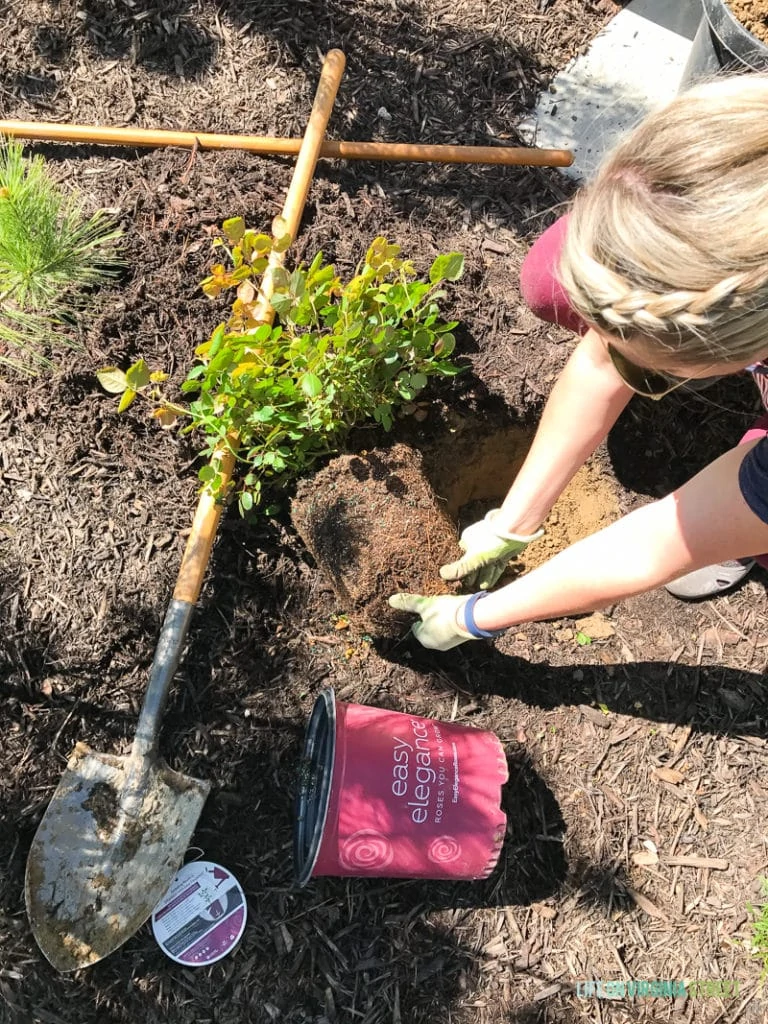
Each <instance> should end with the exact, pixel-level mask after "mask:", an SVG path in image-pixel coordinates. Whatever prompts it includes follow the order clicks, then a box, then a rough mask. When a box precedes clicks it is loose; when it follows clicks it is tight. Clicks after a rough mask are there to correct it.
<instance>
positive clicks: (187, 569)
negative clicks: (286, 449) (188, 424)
mask: <svg viewBox="0 0 768 1024" xmlns="http://www.w3.org/2000/svg"><path fill="white" fill-rule="evenodd" d="M345 63H346V59H345V57H344V54H343V53H342V52H341V50H330V51H329V52H328V54H327V56H326V58H325V63H324V64H323V70H322V73H321V75H320V81H319V83H318V86H317V92H316V94H315V101H314V104H313V106H312V113H311V114H310V117H309V121H308V123H307V129H306V131H305V133H304V138H303V139H302V141H301V147H300V149H299V155H298V158H297V160H296V167H295V168H294V171H293V177H292V178H291V184H290V186H289V188H288V193H287V195H286V197H285V203H284V204H283V209H282V212H281V214H280V219H281V222H280V225H279V233H280V234H281V235H282V234H289V235H290V236H291V238H295V237H296V235H297V234H298V230H299V223H300V222H301V215H302V213H303V212H304V205H305V203H306V200H307V193H308V192H309V186H310V183H311V181H312V175H313V173H314V170H315V165H316V164H317V159H318V156H319V153H320V147H321V145H322V142H323V138H324V136H325V131H326V128H327V125H328V120H329V118H330V116H331V111H332V109H333V103H334V100H335V99H336V93H337V91H338V88H339V82H340V81H341V76H342V74H343V72H344V65H345ZM284 259H285V253H284V252H282V253H274V252H273V253H272V254H271V255H270V257H269V263H268V265H267V268H266V270H265V271H264V274H263V276H262V281H261V288H260V299H259V302H258V303H257V307H256V310H255V311H254V319H260V320H262V321H263V322H264V323H272V320H273V319H274V316H275V311H274V310H273V309H272V306H271V304H270V301H269V300H270V298H271V296H272V289H273V283H272V276H273V274H274V272H275V269H276V268H277V267H279V266H282V263H283V261H284ZM229 442H230V443H229V444H228V445H221V446H220V447H219V448H218V449H217V450H216V452H215V453H214V455H213V456H212V458H211V464H212V465H214V466H215V468H216V471H217V473H219V474H220V475H221V476H222V486H223V489H224V491H226V487H227V485H228V483H229V481H230V479H231V477H232V472H233V470H234V465H235V456H234V452H233V449H234V447H235V445H236V443H237V438H230V439H229ZM221 512H222V503H221V501H217V500H216V499H215V498H214V497H213V495H211V493H210V491H209V489H208V488H207V487H206V488H205V489H204V490H203V493H202V494H201V495H200V500H199V501H198V504H197V510H196V512H195V518H194V520H193V522H192V530H191V533H190V535H189V540H188V541H187V546H186V549H185V551H184V557H183V558H182V561H181V568H180V569H179V575H178V578H177V581H176V587H175V589H174V591H173V596H174V599H175V600H178V601H186V602H188V603H189V604H194V603H195V602H196V601H197V599H198V597H199V596H200V589H201V587H202V583H203V576H204V574H205V570H206V567H207V565H208V560H209V558H210V555H211V549H212V547H213V541H214V539H215V537H216V529H217V527H218V524H219V519H220V518H221Z"/></svg>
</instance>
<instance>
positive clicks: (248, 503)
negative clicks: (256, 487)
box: [240, 491, 253, 512]
mask: <svg viewBox="0 0 768 1024" xmlns="http://www.w3.org/2000/svg"><path fill="white" fill-rule="evenodd" d="M240 508H241V509H242V510H243V511H244V512H250V510H251V509H252V508H253V495H252V494H251V492H250V491H243V492H242V494H241V495H240Z"/></svg>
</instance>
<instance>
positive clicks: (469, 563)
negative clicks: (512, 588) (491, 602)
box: [440, 508, 544, 590]
mask: <svg viewBox="0 0 768 1024" xmlns="http://www.w3.org/2000/svg"><path fill="white" fill-rule="evenodd" d="M499 511H500V510H499V509H497V508H494V509H491V511H490V512H489V513H488V515H487V516H486V517H485V519H481V520H480V522H479V523H473V524H472V525H471V526H468V527H467V528H466V530H464V532H463V533H462V535H461V539H460V540H459V547H460V548H461V550H462V551H463V552H464V557H463V558H460V559H458V561H456V562H449V563H448V565H443V566H441V567H440V575H441V576H442V578H443V579H444V580H461V581H462V582H463V583H464V585H465V586H467V587H468V588H469V589H470V590H488V589H490V588H491V587H493V586H495V584H496V583H497V582H498V580H499V578H500V577H501V575H502V573H503V572H504V570H505V569H506V567H507V563H508V562H509V560H510V558H514V557H515V556H516V555H519V554H520V552H521V551H524V550H525V549H526V547H527V546H528V545H529V544H530V543H531V541H532V540H538V538H539V537H541V536H542V535H543V533H544V531H543V530H537V531H536V533H532V534H531V535H530V536H528V537H523V536H521V535H520V534H515V533H503V532H502V531H501V530H497V529H496V528H495V527H494V525H493V523H494V520H495V519H496V517H497V515H498V514H499Z"/></svg>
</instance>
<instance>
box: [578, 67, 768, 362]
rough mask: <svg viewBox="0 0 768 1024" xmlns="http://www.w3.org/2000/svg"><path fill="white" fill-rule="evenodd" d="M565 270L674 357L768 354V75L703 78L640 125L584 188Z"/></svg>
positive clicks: (587, 310)
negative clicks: (700, 83)
mask: <svg viewBox="0 0 768 1024" xmlns="http://www.w3.org/2000/svg"><path fill="white" fill-rule="evenodd" d="M560 279H561V281H562V284H563V286H564V288H565V290H566V292H567V293H568V295H569V297H570V300H571V303H572V304H573V306H574V308H575V309H576V310H577V311H578V313H579V314H580V315H581V316H582V317H583V318H584V319H585V320H586V321H587V322H588V323H589V324H591V325H592V326H594V327H596V328H597V329H598V330H600V331H602V332H604V333H607V334H609V335H612V336H614V337H618V338H621V339H622V340H625V341H629V342H631V341H632V340H633V339H643V343H644V345H645V351H646V352H655V353H657V354H658V356H659V359H660V362H661V364H662V365H663V364H664V363H665V362H666V363H667V364H670V365H671V364H672V363H675V364H676V365H683V366H686V365H688V366H693V365H694V364H697V363H698V364H700V363H702V362H704V361H706V360H713V359H714V360H717V361H719V362H723V363H727V362H732V361H736V360H744V363H745V364H746V363H747V362H749V361H750V360H753V361H754V359H756V358H759V357H760V356H761V355H764V354H765V352H766V351H767V350H768V75H745V76H738V77H732V78H721V79H718V80H715V81H711V82H708V83H706V84H704V85H698V86H696V87H695V88H693V89H691V90H690V91H688V92H686V93H684V94H682V95H680V96H678V97H676V98H675V99H674V100H673V101H672V102H671V103H670V104H669V105H668V106H666V107H665V108H663V109H662V110H659V111H658V112H656V113H653V114H651V115H650V116H648V117H647V118H646V119H645V120H644V121H643V122H642V123H641V124H640V125H638V127H637V128H636V129H635V130H634V131H633V132H631V133H630V135H629V136H628V137H627V138H626V139H624V140H623V141H622V142H621V143H620V144H619V145H618V146H617V148H616V149H615V150H614V151H613V152H612V153H611V154H610V155H609V156H608V158H607V159H606V160H605V162H604V163H603V164H602V166H601V168H600V170H599V171H598V173H597V176H596V177H595V179H594V181H593V182H591V183H590V184H589V185H587V186H586V187H585V188H584V189H583V190H582V191H581V192H580V193H579V194H578V195H577V197H576V200H575V202H574V205H573V209H572V213H571V217H570V222H569V225H568V230H567V232H566V241H565V245H564V248H563V253H562V257H561V262H560ZM670 353H671V356H670Z"/></svg>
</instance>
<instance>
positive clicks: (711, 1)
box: [680, 0, 768, 91]
mask: <svg viewBox="0 0 768 1024" xmlns="http://www.w3.org/2000/svg"><path fill="white" fill-rule="evenodd" d="M701 3H702V7H703V15H702V18H701V21H700V22H699V28H698V31H697V32H696V37H695V39H694V40H693V46H692V48H691V53H690V56H689V58H688V63H687V64H686V66H685V70H684V71H683V77H682V81H681V83H680V90H681V91H682V90H684V89H687V88H688V87H689V86H691V85H694V84H695V83H696V82H697V81H700V80H701V79H706V78H712V77H713V76H714V75H717V74H719V73H720V72H723V71H725V72H727V73H730V74H746V73H747V72H749V71H768V46H766V44H765V43H762V42H760V40H759V39H757V38H756V37H755V36H753V35H752V33H751V32H748V31H747V29H745V28H744V26H743V25H742V24H741V22H739V21H737V20H736V18H735V16H734V15H733V14H732V13H731V10H730V8H729V7H728V5H727V4H726V3H725V2H724V0H701Z"/></svg>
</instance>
